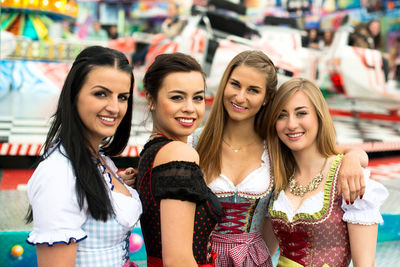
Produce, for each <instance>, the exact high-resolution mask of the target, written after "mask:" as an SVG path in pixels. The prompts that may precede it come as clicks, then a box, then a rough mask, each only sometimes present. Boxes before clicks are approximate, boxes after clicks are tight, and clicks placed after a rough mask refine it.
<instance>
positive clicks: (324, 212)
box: [268, 154, 343, 225]
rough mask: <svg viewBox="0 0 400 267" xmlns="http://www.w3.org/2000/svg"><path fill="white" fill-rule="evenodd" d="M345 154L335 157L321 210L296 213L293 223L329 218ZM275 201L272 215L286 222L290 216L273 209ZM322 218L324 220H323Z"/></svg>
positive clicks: (309, 222) (305, 222) (326, 182)
mask: <svg viewBox="0 0 400 267" xmlns="http://www.w3.org/2000/svg"><path fill="white" fill-rule="evenodd" d="M342 158H343V155H342V154H338V155H336V157H335V159H334V160H333V162H332V164H331V167H330V169H329V171H328V176H327V178H326V181H325V186H324V203H323V206H322V209H321V210H320V211H317V212H314V213H313V214H308V213H297V214H296V215H294V216H293V219H292V224H293V225H296V224H300V223H302V224H315V223H316V221H318V223H321V222H323V221H325V220H326V219H327V218H329V216H330V214H331V213H332V208H333V205H331V203H332V202H333V201H334V197H335V195H336V183H337V175H338V170H339V166H340V162H341V161H342ZM281 191H282V190H280V191H279V192H278V194H276V196H275V197H274V200H273V202H275V201H276V199H277V198H278V196H279V194H280V193H281ZM272 208H273V203H272V204H271V205H270V207H269V209H268V210H269V213H270V214H271V217H273V218H279V219H283V220H285V221H286V222H288V221H289V219H288V216H287V214H286V213H285V212H283V211H276V210H273V209H272ZM321 219H322V220H321Z"/></svg>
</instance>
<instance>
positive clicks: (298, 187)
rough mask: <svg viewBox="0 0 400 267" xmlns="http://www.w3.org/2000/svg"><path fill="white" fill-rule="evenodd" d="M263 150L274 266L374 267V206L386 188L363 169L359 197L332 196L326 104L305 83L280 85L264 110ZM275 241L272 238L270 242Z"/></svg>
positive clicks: (334, 154)
mask: <svg viewBox="0 0 400 267" xmlns="http://www.w3.org/2000/svg"><path fill="white" fill-rule="evenodd" d="M269 111H270V120H269V122H268V131H267V135H266V138H267V144H268V148H269V150H270V154H271V156H272V157H273V159H274V161H273V163H272V166H273V174H274V177H275V181H276V185H275V191H276V192H277V193H276V196H275V197H274V199H273V201H272V203H271V205H270V207H269V213H270V218H268V219H267V223H266V226H268V227H266V232H267V234H266V237H267V243H268V245H269V248H270V251H271V252H272V253H273V252H275V251H276V247H277V245H278V243H279V247H280V258H279V263H278V266H348V264H349V263H350V259H351V258H352V259H353V264H354V266H374V255H375V248H376V239H377V230H378V223H381V222H383V220H382V217H381V215H380V213H379V207H380V205H381V204H382V203H383V201H384V200H385V198H386V197H387V195H388V193H387V190H386V189H385V188H384V187H383V186H382V185H381V184H379V183H377V182H374V181H372V180H370V179H369V172H368V171H367V170H365V171H364V177H365V178H364V179H365V183H366V185H367V186H366V192H365V194H364V196H363V197H362V198H357V199H356V200H355V202H354V204H353V205H349V204H346V203H345V201H344V200H343V197H342V195H341V194H340V193H339V192H338V172H339V170H340V168H341V164H342V162H343V160H342V158H343V155H342V154H339V153H338V151H337V148H336V134H335V128H334V125H333V122H332V119H331V117H330V114H329V110H328V106H327V104H326V102H325V99H324V97H323V95H322V93H321V91H320V90H319V88H318V87H317V86H316V85H315V84H313V83H312V82H311V81H309V80H306V79H302V78H294V79H292V80H289V81H287V82H285V83H284V84H283V85H282V86H281V87H280V88H279V89H278V92H277V94H276V97H275V99H274V102H273V103H271V106H270V107H269ZM275 237H276V239H275Z"/></svg>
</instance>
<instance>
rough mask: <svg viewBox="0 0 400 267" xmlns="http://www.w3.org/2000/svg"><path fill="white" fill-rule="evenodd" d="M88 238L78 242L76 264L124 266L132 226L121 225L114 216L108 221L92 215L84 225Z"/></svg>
mask: <svg viewBox="0 0 400 267" xmlns="http://www.w3.org/2000/svg"><path fill="white" fill-rule="evenodd" d="M82 229H83V230H84V231H85V232H86V234H87V236H88V237H87V238H86V239H85V240H82V241H80V242H79V243H78V249H77V255H76V260H75V266H93V267H98V266H104V267H116V266H123V265H124V264H125V262H126V261H127V260H128V258H129V255H128V248H129V236H130V233H131V230H132V227H131V228H128V227H124V226H122V225H120V224H119V223H118V222H117V220H116V219H115V218H114V217H111V218H109V219H108V220H107V221H106V222H103V221H101V220H99V221H98V220H95V219H93V218H92V217H91V216H89V217H88V219H87V221H86V222H85V223H84V224H83V225H82Z"/></svg>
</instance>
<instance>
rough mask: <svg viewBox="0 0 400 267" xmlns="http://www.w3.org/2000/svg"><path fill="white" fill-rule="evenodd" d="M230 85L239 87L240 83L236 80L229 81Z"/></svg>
mask: <svg viewBox="0 0 400 267" xmlns="http://www.w3.org/2000/svg"><path fill="white" fill-rule="evenodd" d="M231 85H233V86H234V87H240V84H239V83H237V82H231Z"/></svg>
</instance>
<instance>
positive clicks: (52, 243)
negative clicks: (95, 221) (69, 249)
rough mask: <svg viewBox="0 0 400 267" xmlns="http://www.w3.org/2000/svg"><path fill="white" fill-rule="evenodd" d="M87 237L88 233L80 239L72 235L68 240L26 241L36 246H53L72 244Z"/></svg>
mask: <svg viewBox="0 0 400 267" xmlns="http://www.w3.org/2000/svg"><path fill="white" fill-rule="evenodd" d="M86 238H87V235H85V236H84V237H82V238H79V239H76V238H74V237H70V238H69V240H68V241H55V242H30V241H29V240H26V243H28V244H29V245H33V246H36V245H48V246H49V247H52V246H53V245H55V244H66V245H69V244H71V242H74V243H79V242H81V241H83V240H85V239H86Z"/></svg>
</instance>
